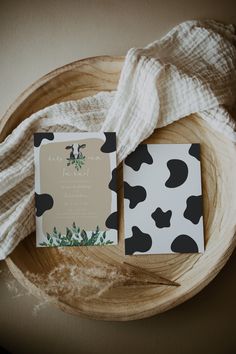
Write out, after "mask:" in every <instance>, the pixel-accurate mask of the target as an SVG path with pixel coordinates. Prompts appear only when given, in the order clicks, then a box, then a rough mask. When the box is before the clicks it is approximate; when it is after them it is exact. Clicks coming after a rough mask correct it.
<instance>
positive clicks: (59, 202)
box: [34, 132, 117, 247]
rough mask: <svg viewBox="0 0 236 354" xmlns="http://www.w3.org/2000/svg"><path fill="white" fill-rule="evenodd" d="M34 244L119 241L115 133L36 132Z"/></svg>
mask: <svg viewBox="0 0 236 354" xmlns="http://www.w3.org/2000/svg"><path fill="white" fill-rule="evenodd" d="M34 157H35V207H36V245H37V246H39V247H45V246H46V247H53V246H93V245H95V246H96V245H115V244H117V195H116V135H115V133H100V132H99V133H90V132H88V133H87V132H86V133H51V132H45V133H35V134H34Z"/></svg>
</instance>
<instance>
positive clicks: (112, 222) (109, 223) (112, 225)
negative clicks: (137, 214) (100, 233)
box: [105, 211, 118, 230]
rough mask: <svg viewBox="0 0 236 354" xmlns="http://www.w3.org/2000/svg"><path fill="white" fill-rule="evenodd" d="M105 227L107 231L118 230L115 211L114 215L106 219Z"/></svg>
mask: <svg viewBox="0 0 236 354" xmlns="http://www.w3.org/2000/svg"><path fill="white" fill-rule="evenodd" d="M105 225H106V227H108V228H109V229H115V230H118V217H117V211H115V212H114V213H111V214H110V215H109V216H108V218H107V219H106V223H105Z"/></svg>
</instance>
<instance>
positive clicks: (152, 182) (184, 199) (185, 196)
mask: <svg viewBox="0 0 236 354" xmlns="http://www.w3.org/2000/svg"><path fill="white" fill-rule="evenodd" d="M123 167H124V198H125V199H124V220H125V253H126V254H127V255H131V254H159V253H176V252H177V253H196V252H200V253H202V252H204V232H203V216H202V214H203V213H202V187H201V166H200V145H199V144H148V145H147V144H141V145H139V146H138V147H137V149H136V150H135V151H134V152H132V153H131V154H130V155H129V156H128V157H127V158H126V160H125V162H124V164H123Z"/></svg>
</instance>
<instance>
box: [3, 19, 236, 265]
mask: <svg viewBox="0 0 236 354" xmlns="http://www.w3.org/2000/svg"><path fill="white" fill-rule="evenodd" d="M235 45H236V37H235V32H234V27H233V25H223V24H220V23H217V22H215V21H209V20H208V21H187V22H184V23H182V24H180V25H178V26H176V27H175V28H173V29H172V30H171V31H170V32H169V33H168V34H167V35H165V36H164V37H163V38H162V39H160V40H156V41H155V42H153V43H151V44H149V45H148V46H146V47H145V48H131V49H130V50H129V51H128V52H127V55H126V57H125V61H124V65H123V68H122V72H121V75H120V80H119V83H118V87H117V90H116V91H113V92H100V93H98V94H97V95H95V96H91V97H87V98H84V99H81V100H77V101H69V102H65V103H60V104H56V105H53V106H50V107H47V108H45V109H43V110H41V111H39V112H37V113H34V114H33V115H31V116H30V117H29V118H27V119H25V120H24V121H23V122H22V123H21V124H19V126H18V127H17V128H16V129H15V130H14V131H13V132H12V133H11V134H10V135H9V136H8V137H7V138H6V139H5V141H4V142H2V143H1V144H0V198H1V199H0V259H4V258H5V257H7V255H8V254H9V253H10V252H11V251H12V250H13V249H14V248H15V247H16V245H17V244H18V243H19V242H20V240H21V239H23V238H24V237H26V236H27V235H29V234H30V233H31V232H32V231H34V230H35V215H34V164H33V133H34V132H36V131H53V132H58V131H100V130H101V131H115V132H116V133H117V159H118V163H119V162H121V161H122V160H123V159H124V158H125V157H126V156H127V155H128V154H129V153H130V152H131V151H133V150H134V149H135V148H136V146H137V145H138V144H139V143H140V142H141V141H142V140H144V139H145V138H147V137H148V136H149V135H150V134H151V133H152V132H153V130H154V129H155V128H158V127H163V126H165V125H167V124H170V123H171V122H173V121H176V120H178V119H180V118H182V117H185V116H188V115H189V114H191V113H197V115H198V116H199V119H200V118H203V119H205V120H206V121H207V122H208V123H209V124H210V125H211V126H212V127H214V128H215V129H217V130H218V131H221V132H222V133H223V134H225V135H226V136H227V137H228V138H229V139H230V140H231V141H234V142H236V132H235V121H234V120H233V119H232V118H231V116H230V114H229V110H230V109H231V108H232V107H233V105H234V103H235V89H236V47H235Z"/></svg>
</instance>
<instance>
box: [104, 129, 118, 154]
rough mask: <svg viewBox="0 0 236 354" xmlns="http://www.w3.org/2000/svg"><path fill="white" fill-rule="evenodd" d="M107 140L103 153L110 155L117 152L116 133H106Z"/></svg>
mask: <svg viewBox="0 0 236 354" xmlns="http://www.w3.org/2000/svg"><path fill="white" fill-rule="evenodd" d="M104 134H105V137H106V140H105V142H104V144H103V145H102V147H101V151H102V152H106V153H110V152H113V151H116V133H104Z"/></svg>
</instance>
